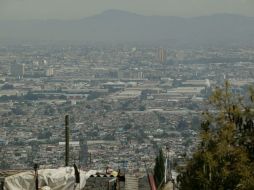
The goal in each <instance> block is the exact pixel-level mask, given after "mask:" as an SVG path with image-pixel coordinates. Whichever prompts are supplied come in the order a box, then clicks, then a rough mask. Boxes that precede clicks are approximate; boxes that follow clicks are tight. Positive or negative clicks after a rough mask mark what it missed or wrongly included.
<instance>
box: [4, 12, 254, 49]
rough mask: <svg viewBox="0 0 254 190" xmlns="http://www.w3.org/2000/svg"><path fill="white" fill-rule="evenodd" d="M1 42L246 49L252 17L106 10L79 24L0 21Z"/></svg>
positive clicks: (253, 37)
mask: <svg viewBox="0 0 254 190" xmlns="http://www.w3.org/2000/svg"><path fill="white" fill-rule="evenodd" d="M0 41H2V42H15V41H17V42H22V41H29V42H37V41H48V42H49V41H52V42H58V41H67V42H80V43H83V42H111V43H120V42H141V43H142V42H145V43H158V44H165V45H172V46H174V45H175V46H179V45H180V46H181V45H191V46H194V45H195V46H200V45H229V44H230V45H234V44H236V45H239V44H247V45H248V44H252V43H253V42H254V17H245V16H240V15H231V14H217V15H211V16H201V17H195V18H181V17H171V16H142V15H138V14H134V13H129V12H125V11H118V10H109V11H105V12H103V13H102V14H99V15H96V16H92V17H88V18H84V19H80V20H68V21H61V20H47V21H43V20H31V21H0Z"/></svg>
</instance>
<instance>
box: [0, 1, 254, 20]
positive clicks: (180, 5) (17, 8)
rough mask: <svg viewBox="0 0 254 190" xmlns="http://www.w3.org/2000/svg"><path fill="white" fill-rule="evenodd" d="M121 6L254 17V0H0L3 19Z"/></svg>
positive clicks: (71, 15) (77, 14) (83, 13)
mask: <svg viewBox="0 0 254 190" xmlns="http://www.w3.org/2000/svg"><path fill="white" fill-rule="evenodd" d="M109 9H119V10H126V11H131V12H135V13H138V14H143V15H170V16H183V17H186V16H187V17H189V16H191V17H192V16H200V15H210V14H215V13H235V14H242V15H248V16H254V0H0V19H1V20H16V19H77V18H84V17H88V16H91V15H95V14H98V13H101V12H103V11H105V10H109Z"/></svg>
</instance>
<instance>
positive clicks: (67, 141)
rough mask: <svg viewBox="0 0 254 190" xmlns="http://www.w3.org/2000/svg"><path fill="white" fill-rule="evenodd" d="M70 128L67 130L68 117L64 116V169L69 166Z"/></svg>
mask: <svg viewBox="0 0 254 190" xmlns="http://www.w3.org/2000/svg"><path fill="white" fill-rule="evenodd" d="M69 141H70V128H69V115H66V116H65V167H67V166H69V158H70V147H69Z"/></svg>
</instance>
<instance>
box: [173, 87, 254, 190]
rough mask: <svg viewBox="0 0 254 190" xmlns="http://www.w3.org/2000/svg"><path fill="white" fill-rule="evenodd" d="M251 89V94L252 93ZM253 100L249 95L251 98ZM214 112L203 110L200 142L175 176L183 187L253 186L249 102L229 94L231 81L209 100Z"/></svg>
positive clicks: (244, 189)
mask: <svg viewBox="0 0 254 190" xmlns="http://www.w3.org/2000/svg"><path fill="white" fill-rule="evenodd" d="M253 94H254V93H253V91H251V95H250V97H254V96H253ZM250 99H252V98H250ZM209 101H210V103H211V107H210V109H212V110H215V111H213V112H208V111H207V112H206V113H204V122H203V123H202V124H201V132H200V139H201V143H200V145H199V148H198V150H197V151H196V152H195V153H194V155H193V158H192V159H191V160H189V161H188V163H187V166H186V167H185V168H183V170H182V171H181V173H180V175H179V176H178V179H177V180H178V183H179V189H180V190H182V189H184V190H192V189H200V190H218V189H219V190H224V189H225V190H227V189H237V190H248V189H254V173H253V171H254V170H253V169H254V164H253V161H254V158H253V153H254V138H253V135H254V127H253V122H252V121H253V113H252V111H251V109H250V106H247V105H249V102H247V105H245V104H244V102H243V100H242V97H238V96H235V95H233V94H232V93H231V89H230V84H229V83H228V82H225V86H224V87H223V88H217V89H215V91H214V92H213V94H212V96H211V97H210V99H209Z"/></svg>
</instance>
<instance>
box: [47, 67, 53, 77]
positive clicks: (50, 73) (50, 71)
mask: <svg viewBox="0 0 254 190" xmlns="http://www.w3.org/2000/svg"><path fill="white" fill-rule="evenodd" d="M46 76H47V77H52V76H54V69H53V68H48V69H47V70H46Z"/></svg>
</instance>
